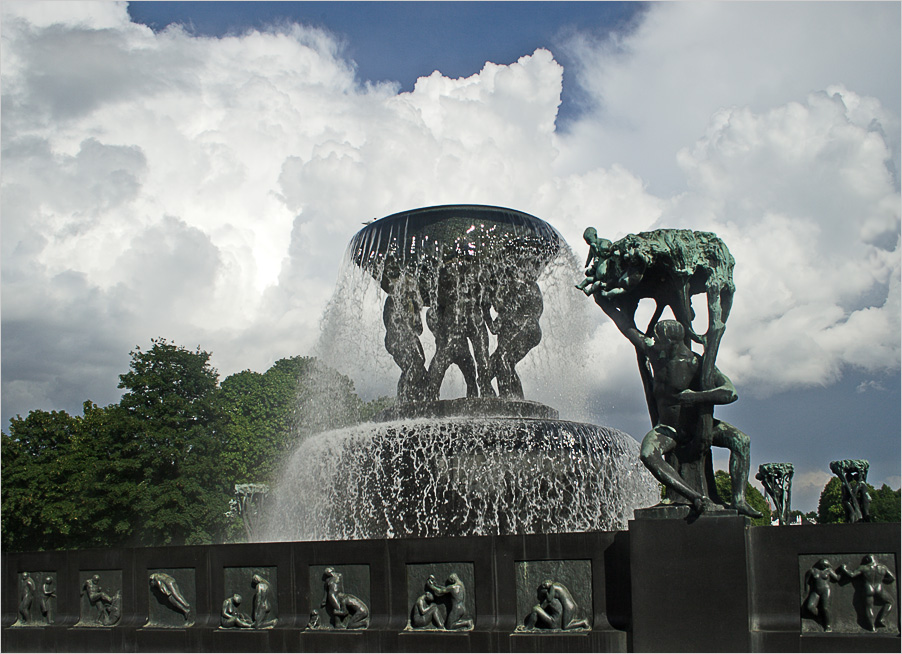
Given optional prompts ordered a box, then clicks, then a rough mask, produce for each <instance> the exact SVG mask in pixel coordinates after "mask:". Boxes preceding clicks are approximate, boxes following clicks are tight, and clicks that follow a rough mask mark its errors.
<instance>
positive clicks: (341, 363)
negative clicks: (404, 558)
mask: <svg viewBox="0 0 902 654" xmlns="http://www.w3.org/2000/svg"><path fill="white" fill-rule="evenodd" d="M451 209H453V210H456V213H454V214H453V216H452V220H454V219H458V222H459V218H460V216H463V218H473V226H472V227H470V228H469V229H463V231H462V232H461V231H460V229H459V228H458V232H459V233H463V234H465V235H466V236H465V237H464V239H463V243H464V245H463V246H461V244H460V243H461V242H462V241H461V238H460V237H459V236H458V237H456V241H455V242H454V248H453V250H454V252H452V254H451V256H449V255H448V254H447V250H449V249H452V248H448V247H447V245H446V246H445V254H444V255H443V254H441V245H440V244H439V245H438V247H437V246H436V240H438V239H433V240H432V241H431V242H430V240H429V238H428V236H429V235H432V234H434V233H435V232H436V231H439V232H441V231H442V230H444V232H445V240H446V242H447V241H449V240H451V237H449V236H448V234H447V232H448V231H449V230H452V228H454V224H450V225H449V224H442V223H441V222H440V223H439V225H438V226H436V225H435V221H434V213H435V212H443V211H444V212H445V215H447V212H448V210H451ZM468 211H470V213H467V212H468ZM429 212H433V213H429ZM486 212H488V213H486ZM423 214H425V215H426V216H427V218H428V219H429V220H430V221H432V222H431V223H430V224H429V225H428V228H429V231H428V232H427V238H426V239H424V238H423V235H422V230H421V231H419V232H417V231H416V230H415V229H411V228H410V225H416V223H415V221H409V220H407V217H406V215H405V216H401V215H400V214H399V215H397V216H401V217H402V218H403V221H399V220H398V219H397V216H391V217H389V218H386V219H382V221H376V223H374V224H373V225H372V226H368V228H365V229H364V230H361V234H359V235H358V236H357V237H355V239H354V240H353V241H352V243H351V245H350V246H349V250H348V254H347V256H346V259H345V262H344V265H343V269H342V273H341V276H340V279H339V282H338V284H337V285H336V290H335V293H334V295H333V299H332V301H331V302H330V304H329V307H328V308H327V310H326V312H325V314H324V317H323V326H322V327H323V329H322V336H321V339H320V342H319V344H318V347H317V350H316V352H315V354H316V356H317V357H318V358H319V359H320V360H322V361H323V362H324V363H326V364H327V365H329V366H330V367H332V368H334V369H336V370H338V371H339V372H341V373H342V374H345V375H347V376H349V377H350V378H351V379H353V380H354V383H355V387H356V388H357V390H358V392H359V393H360V394H361V396H363V397H365V398H372V397H377V396H382V395H389V394H390V395H395V390H396V387H397V388H398V391H399V395H403V394H405V393H406V394H407V395H408V396H409V395H411V394H416V393H422V395H420V396H419V397H417V398H416V401H407V402H403V401H402V402H401V403H400V406H399V407H397V408H396V409H394V410H393V411H391V410H390V411H387V412H385V414H384V415H383V416H381V419H380V421H378V422H373V423H365V424H361V425H356V426H353V427H348V428H344V429H337V430H332V431H327V432H324V433H319V434H314V435H311V436H309V437H307V438H305V439H304V440H303V441H302V442H300V443H299V445H298V447H297V449H296V450H295V451H294V452H293V453H292V455H291V456H290V457H289V459H288V460H287V462H286V465H285V467H284V471H283V474H282V478H281V481H280V483H279V485H278V486H277V487H276V489H275V490H274V493H273V495H274V498H273V502H272V504H271V507H272V512H271V513H270V516H269V519H268V525H267V528H266V530H265V531H264V540H330V539H336V540H347V539H361V538H399V537H434V536H446V535H455V536H466V535H486V534H517V533H560V532H574V531H577V532H579V531H593V530H613V529H624V528H626V523H627V520H629V519H630V518H631V517H632V512H633V509H634V508H638V507H641V506H648V505H650V504H654V503H655V502H656V501H657V500H658V486H657V484H656V483H655V482H654V480H653V479H652V477H651V475H650V474H649V473H648V472H647V471H646V470H645V469H644V467H643V466H642V465H641V463H640V462H639V458H638V443H637V442H636V440H635V439H633V438H632V437H630V436H629V435H627V434H624V433H622V432H619V431H617V430H615V429H610V428H606V427H598V426H595V425H591V424H586V423H585V422H573V421H571V420H576V421H579V420H585V419H586V416H587V414H588V412H587V410H586V399H587V390H586V389H587V387H588V385H587V384H586V381H585V380H586V374H585V373H586V370H585V363H584V361H585V351H586V347H587V339H588V333H589V329H588V327H587V326H588V324H589V318H588V314H587V310H586V308H585V307H586V305H585V302H580V299H581V297H580V294H579V293H578V292H576V291H575V289H573V283H574V280H576V279H579V278H580V276H581V267H580V265H579V262H578V261H577V260H576V258H575V256H574V255H573V253H572V251H571V250H570V248H569V247H568V246H567V245H566V243H565V242H564V241H563V238H561V237H560V235H559V234H557V232H556V231H555V230H553V228H552V227H551V226H550V225H548V224H547V223H544V222H543V221H540V220H539V219H537V218H534V217H532V216H528V215H527V214H520V213H519V212H512V211H511V210H506V209H498V208H491V207H489V208H485V207H466V206H465V207H450V208H431V209H426V210H416V211H415V212H410V215H412V216H413V218H415V219H416V218H418V217H420V215H423ZM496 214H497V215H500V218H499V219H498V220H499V221H500V222H499V224H495V223H494V222H492V221H493V220H495V216H496ZM512 214H513V215H512ZM439 217H441V216H439ZM390 219H391V220H390ZM383 221H386V222H387V223H388V224H389V225H390V226H391V227H392V229H393V230H394V231H393V232H392V234H395V235H394V236H393V238H394V240H393V241H391V240H390V239H389V241H390V243H389V246H388V247H387V246H386V245H385V243H386V242H387V239H386V237H385V233H386V232H387V231H388V230H387V229H386V228H383V229H382V231H381V233H380V231H379V230H378V229H372V228H373V227H375V228H379V227H380V223H382V222H383ZM399 224H400V225H401V230H400V231H399V229H398V227H397V225H399ZM463 225H464V227H466V223H463ZM511 225H512V226H511ZM476 226H478V227H480V228H481V231H482V235H481V236H480V235H479V231H478V230H476V232H477V233H476V234H475V235H474V234H473V232H474V227H476ZM396 233H397V234H400V237H398V236H397V234H396ZM529 239H533V240H532V241H529ZM424 240H425V241H426V245H427V246H428V247H423V242H424ZM398 241H400V243H401V245H400V246H398ZM474 241H478V242H477V243H476V244H475V245H474V244H473V242H474ZM361 244H364V246H365V247H361ZM512 244H513V246H516V247H513V246H512ZM417 247H419V248H420V249H419V250H417ZM436 250H438V251H439V254H438V256H436V255H435V251H436ZM485 250H491V252H490V254H489V255H485V254H480V253H482V252H484V251H485ZM424 251H425V252H426V256H425V257H424V256H423V253H424ZM386 252H388V254H387V255H386V254H385V253H386ZM397 252H401V253H402V256H401V257H398V255H397ZM461 252H463V254H464V257H461V256H460V255H461ZM366 253H369V254H366ZM374 253H376V254H374ZM380 253H381V254H382V258H381V259H378V258H377V256H376V255H377V254H380ZM480 256H481V258H479V257H480ZM474 257H476V258H474ZM424 259H425V261H426V265H424ZM462 259H463V263H461V261H462ZM373 261H375V263H376V265H372V262H373ZM436 261H438V264H436V263H435V262H436ZM399 262H400V265H399ZM449 262H450V263H449ZM474 262H475V263H474ZM442 265H445V266H446V269H451V270H452V271H454V270H457V269H458V268H459V269H461V270H463V271H464V272H463V273H459V274H457V276H456V277H455V278H453V279H452V283H451V284H448V282H447V280H446V281H445V282H443V284H444V286H441V285H440V284H439V281H438V278H439V274H437V273H436V268H438V269H440V268H441V266H442ZM453 266H457V267H458V268H454V267H453ZM474 269H477V270H478V271H479V274H475V273H472V270H474ZM399 270H401V272H400V273H399V272H398V271H399ZM405 270H406V271H413V273H411V274H408V273H405ZM424 270H425V274H424ZM388 271H390V274H389V272H388ZM486 271H488V272H486ZM523 271H526V272H525V273H524V272H523ZM443 274H444V273H443ZM424 278H425V280H426V281H423V280H424ZM410 279H413V280H414V281H415V283H414V284H411V283H410V282H409V280H410ZM474 279H478V280H483V287H488V286H489V284H491V288H492V289H497V288H498V287H500V286H501V285H502V284H508V285H509V286H508V287H507V289H508V290H518V289H519V288H521V287H520V286H516V284H521V285H523V284H530V283H533V284H537V285H538V289H540V290H541V296H540V300H539V306H538V312H541V317H540V318H536V316H535V313H536V311H533V318H536V319H537V320H538V324H539V325H540V326H541V341H540V342H538V344H537V345H536V346H535V347H533V348H532V349H529V351H528V353H527V354H526V355H525V357H523V358H522V360H521V361H518V362H517V363H516V376H517V377H519V379H522V388H523V391H522V395H518V394H517V389H516V386H517V384H516V383H515V384H513V386H512V385H511V384H510V383H506V384H502V381H501V378H500V376H499V377H498V378H497V379H495V380H494V384H493V385H492V386H491V387H490V388H487V385H486V384H485V382H484V379H483V374H482V373H483V369H484V368H485V365H483V366H479V365H478V362H479V356H478V353H477V352H475V350H476V349H477V348H475V347H473V346H472V344H471V345H470V352H471V353H472V354H473V355H474V358H475V359H476V362H477V365H476V366H475V369H476V370H477V371H478V372H479V373H480V374H479V384H478V394H479V397H476V396H475V395H476V393H477V391H476V386H477V384H476V383H475V376H474V375H473V374H472V373H471V375H470V376H471V379H470V381H469V382H466V381H465V379H464V375H463V374H461V372H460V370H459V369H458V367H457V366H451V367H450V368H449V369H448V370H447V374H444V376H443V377H442V378H440V379H439V380H438V381H439V382H440V383H439V386H440V393H439V389H438V388H433V389H431V390H430V389H427V388H426V387H427V386H428V383H427V378H429V377H430V375H429V372H431V368H432V367H433V366H429V368H430V371H428V372H427V371H426V369H425V368H426V366H425V365H424V366H423V369H422V371H421V372H420V375H419V377H416V379H418V381H419V383H416V384H412V383H408V385H407V387H406V388H405V387H404V376H405V374H406V373H402V380H401V382H400V383H399V382H398V381H397V380H398V366H399V365H401V364H400V363H399V364H397V365H396V362H395V360H393V357H392V355H390V354H389V353H388V351H387V349H386V348H387V347H389V346H391V345H392V343H390V342H389V341H390V337H388V338H387V337H386V326H387V325H389V324H390V323H389V318H390V317H391V316H390V315H389V313H390V312H389V309H388V308H385V303H386V295H391V294H394V295H393V297H395V298H396V299H397V298H399V297H402V294H403V293H406V292H408V291H409V288H411V287H414V288H419V295H418V297H419V298H423V306H419V305H418V304H416V303H415V304H414V313H413V320H414V321H416V320H417V318H418V317H419V318H420V319H421V320H422V321H423V322H424V323H425V324H427V325H428V326H429V330H423V329H422V327H421V328H420V329H421V331H422V336H421V337H420V338H419V339H418V340H419V341H420V343H421V347H422V353H423V357H424V359H425V362H427V363H428V362H431V361H433V360H434V359H435V354H436V351H437V349H438V348H439V347H441V345H438V346H437V344H436V341H437V340H438V339H437V338H436V336H435V335H434V334H433V333H432V331H435V330H436V329H438V330H439V333H440V334H441V325H437V318H436V317H435V316H430V315H429V314H428V311H429V310H430V309H429V308H428V307H434V308H436V309H434V310H435V311H436V312H437V313H438V312H439V309H441V305H442V303H443V302H445V304H449V303H450V302H449V301H446V300H445V299H444V297H447V296H449V295H450V296H451V297H453V298H454V300H453V301H454V302H460V301H461V300H459V298H461V297H463V298H465V299H466V298H467V297H475V296H477V295H478V294H479V293H480V292H482V291H479V290H478V289H479V288H482V287H479V286H477V287H476V288H477V290H476V291H474V290H473V287H472V285H473V284H474V282H473V281H472V280H474ZM487 279H491V282H486V281H485V280H487ZM405 280H408V281H406V282H405ZM404 283H406V284H407V286H406V287H405V286H404ZM476 283H477V284H478V282H476ZM468 284H469V286H468ZM449 286H451V290H450V291H448V290H447V289H448V287H449ZM399 289H400V290H399ZM492 293H495V294H497V293H498V291H496V290H493V291H492ZM479 297H482V296H479ZM493 297H494V296H493ZM489 303H492V309H491V313H490V316H489V318H487V319H486V321H487V323H491V321H492V318H494V319H495V320H499V319H500V318H503V316H500V315H499V314H498V311H497V310H496V306H495V305H496V304H497V306H498V307H500V309H501V311H504V310H505V309H504V307H503V306H502V304H503V303H501V302H495V301H494V300H492V301H489V300H487V301H486V304H489ZM417 311H419V316H418V315H417V313H416V312H417ZM439 315H441V314H439ZM492 331H493V330H491V329H489V330H488V334H487V335H488V345H489V351H491V352H498V348H499V339H500V338H504V337H503V335H502V334H498V335H496V334H494V333H492ZM439 338H441V336H440V337H439ZM383 343H385V345H383ZM397 349H398V348H397V347H395V353H397ZM524 349H526V348H524ZM396 358H401V359H403V357H396ZM491 368H492V370H494V367H491ZM408 378H411V377H410V375H408ZM432 379H433V382H432V384H433V386H434V385H435V381H434V379H435V376H432ZM519 379H517V380H516V381H517V382H519ZM495 385H497V387H498V388H497V389H496V388H495ZM511 388H514V390H513V391H512V390H511ZM496 392H500V394H501V395H502V396H505V397H502V398H495V397H493V396H494V395H495V394H496ZM465 393H467V394H468V395H470V397H469V398H462V397H461V396H462V395H464V394H465ZM439 396H440V397H441V398H442V399H441V401H440V402H432V403H431V404H430V403H429V402H428V400H438V399H439ZM523 396H525V397H527V398H530V400H524V399H522V398H523ZM447 398H460V399H457V400H450V401H449V400H448V399H447ZM539 402H542V403H544V404H539ZM437 404H441V405H442V407H441V408H442V411H441V412H439V413H436V405H437ZM545 404H547V405H551V406H554V407H556V408H559V409H561V410H562V411H563V412H564V414H565V415H566V417H568V418H570V419H571V420H559V419H557V417H558V413H557V411H556V410H554V409H551V408H550V407H549V406H545ZM449 407H450V409H449ZM461 407H463V410H460V408H461ZM426 409H428V410H426ZM480 413H481V415H479V416H478V417H475V416H474V414H480ZM399 414H400V415H405V414H407V415H408V416H409V417H407V418H404V419H398V418H399ZM458 414H461V415H458ZM467 414H470V415H467ZM419 416H423V417H419Z"/></svg>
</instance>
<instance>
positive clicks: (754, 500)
mask: <svg viewBox="0 0 902 654" xmlns="http://www.w3.org/2000/svg"><path fill="white" fill-rule="evenodd" d="M714 485H715V486H716V487H717V494H718V495H719V496H720V499H721V504H727V505H728V504H729V502H730V500H729V498H730V497H732V491H731V484H730V475H729V474H728V473H727V472H725V471H723V470H718V471H717V472H715V473H714ZM745 499H746V501H747V502H748V503H749V505H750V506H751V507H752V508H753V509H755V510H756V511H759V512H760V513H761V517H760V518H752V519H751V520H752V524H753V525H757V526H765V525H769V524H770V507H769V506H768V504H767V500H766V499H764V496H763V495H762V494H761V491H759V490H758V489H757V488H755V487H754V486H752V485H751V484H750V483H748V482H746V483H745Z"/></svg>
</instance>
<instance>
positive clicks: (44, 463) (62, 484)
mask: <svg viewBox="0 0 902 654" xmlns="http://www.w3.org/2000/svg"><path fill="white" fill-rule="evenodd" d="M77 424H78V419H77V418H73V417H72V416H70V415H69V414H68V413H66V412H65V411H50V412H47V411H32V412H31V413H29V414H28V417H27V418H24V419H23V418H21V417H19V416H17V417H15V418H13V419H12V420H11V421H10V427H9V432H10V433H9V436H7V435H6V434H3V437H2V438H3V445H2V467H3V472H2V474H3V495H2V514H3V547H4V549H8V548H10V547H11V546H13V545H20V547H22V548H24V549H28V548H37V547H38V546H41V545H44V546H46V547H50V548H55V547H61V546H63V545H64V544H65V543H66V542H67V539H68V538H69V536H70V533H71V530H72V527H73V526H74V525H76V524H77V523H78V520H79V518H80V517H82V516H81V515H80V514H81V508H80V506H79V505H78V504H77V502H76V501H75V498H73V497H72V496H71V495H70V483H69V480H70V477H71V472H72V470H71V463H70V461H69V460H68V453H69V451H70V449H71V444H72V439H73V435H74V433H75V431H76V428H77Z"/></svg>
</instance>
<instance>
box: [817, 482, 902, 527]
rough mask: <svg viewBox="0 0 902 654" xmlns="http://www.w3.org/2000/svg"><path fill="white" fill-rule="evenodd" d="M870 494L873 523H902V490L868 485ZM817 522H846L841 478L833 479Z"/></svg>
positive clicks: (827, 486) (818, 513)
mask: <svg viewBox="0 0 902 654" xmlns="http://www.w3.org/2000/svg"><path fill="white" fill-rule="evenodd" d="M868 494H869V495H870V496H871V507H870V513H871V522H900V521H902V520H900V514H902V509H900V494H902V489H896V490H893V489H892V488H890V487H889V486H888V485H887V484H883V486H881V487H880V488H874V487H873V486H871V485H870V484H868ZM817 521H818V523H819V524H827V523H837V522H845V521H846V511H845V509H843V506H842V483H841V482H840V481H839V477H832V478H831V479H830V481H828V482H827V485H826V486H824V490H822V491H821V497H820V500H819V501H818V504H817Z"/></svg>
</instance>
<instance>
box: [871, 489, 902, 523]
mask: <svg viewBox="0 0 902 654" xmlns="http://www.w3.org/2000/svg"><path fill="white" fill-rule="evenodd" d="M900 496H902V489H900V488H897V489H896V490H893V489H892V488H890V487H889V485H888V484H883V485H882V486H881V487H880V488H875V489H874V490H873V491H872V492H871V520H872V521H874V522H902V502H900V500H902V497H900Z"/></svg>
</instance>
